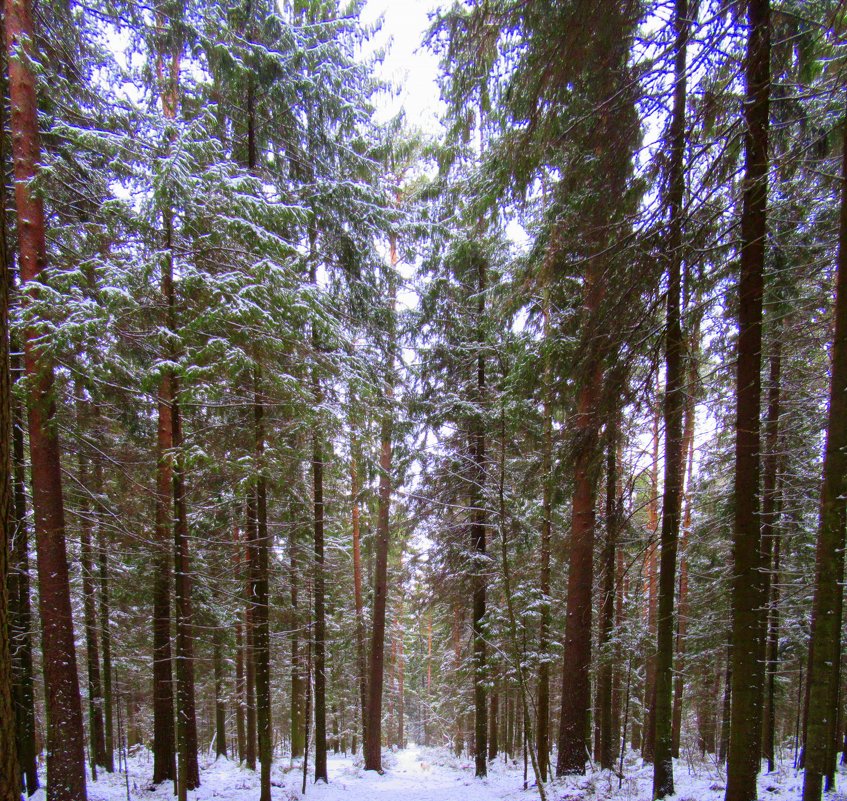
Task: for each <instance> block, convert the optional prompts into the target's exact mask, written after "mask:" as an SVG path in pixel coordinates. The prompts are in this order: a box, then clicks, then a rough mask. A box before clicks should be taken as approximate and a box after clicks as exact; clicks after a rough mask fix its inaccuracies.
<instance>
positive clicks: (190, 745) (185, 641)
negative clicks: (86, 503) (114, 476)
mask: <svg viewBox="0 0 847 801" xmlns="http://www.w3.org/2000/svg"><path fill="white" fill-rule="evenodd" d="M173 424H174V428H173V433H174V450H175V451H176V458H175V460H174V469H173V492H174V511H175V512H176V518H175V524H174V578H175V582H174V612H175V618H176V626H175V629H176V733H177V745H178V754H179V760H178V762H177V785H178V786H177V791H178V795H179V801H185V798H186V796H187V793H188V791H189V790H194V789H196V788H197V787H199V786H200V767H199V765H198V762H197V715H196V711H195V710H196V703H195V700H194V614H193V611H192V603H191V592H192V590H191V584H192V582H191V572H190V571H191V565H190V556H189V550H188V516H187V510H186V502H185V467H184V456H183V454H182V452H181V450H180V449H181V448H182V444H183V439H182V423H181V419H180V411H179V405H178V403H177V399H176V397H174V403H173Z"/></svg>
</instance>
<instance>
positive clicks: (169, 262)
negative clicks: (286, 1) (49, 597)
mask: <svg viewBox="0 0 847 801" xmlns="http://www.w3.org/2000/svg"><path fill="white" fill-rule="evenodd" d="M156 22H157V27H159V28H162V27H163V26H164V20H163V19H162V16H161V14H157V17H156ZM167 56H168V54H167V53H164V52H159V53H157V56H156V69H157V75H158V80H159V84H160V91H161V102H162V113H163V115H164V117H165V118H166V119H169V120H172V119H173V118H174V117H175V116H176V109H177V96H178V95H177V83H178V80H179V63H180V57H179V54H178V53H173V54H171V58H170V61H169V63H168V64H167V66H166V59H167ZM161 214H162V227H163V235H164V246H165V251H166V253H165V258H164V260H163V263H162V275H161V286H160V291H161V294H162V301H163V304H164V307H165V310H164V316H165V325H166V328H167V329H168V331H169V332H170V333H171V334H172V335H173V334H175V332H176V301H175V298H174V285H173V266H174V265H173V212H172V210H171V208H170V206H169V204H168V203H167V201H165V202H164V203H163V207H162V209H161ZM171 351H172V346H171V345H170V344H166V345H165V353H163V354H162V355H163V357H164V358H165V359H167V360H168V361H171V360H172V359H173V357H174V354H173V353H172V352H171ZM176 393H177V386H176V377H175V376H174V374H173V371H172V370H171V369H168V368H165V369H164V370H163V371H162V377H161V379H160V381H159V391H158V398H157V404H158V415H159V417H158V432H157V441H156V447H157V451H156V553H155V557H154V558H155V562H156V569H155V572H154V582H155V584H154V587H153V783H154V784H158V783H159V782H162V781H166V780H173V781H174V782H177V765H176V732H175V729H174V722H175V718H174V682H173V665H172V653H171V585H172V581H171V577H172V566H171V565H172V561H173V547H174V536H175V529H174V526H173V520H174V497H173V490H174V470H173V454H172V451H173V448H174V426H175V420H174V417H175V413H176ZM177 581H179V579H178V578H177Z"/></svg>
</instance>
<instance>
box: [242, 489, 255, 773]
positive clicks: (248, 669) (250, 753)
mask: <svg viewBox="0 0 847 801" xmlns="http://www.w3.org/2000/svg"><path fill="white" fill-rule="evenodd" d="M246 507H247V526H246V531H245V543H244V566H245V570H244V574H243V575H242V581H243V586H244V596H245V598H244V674H245V685H246V686H245V697H246V702H247V710H246V712H247V714H246V726H247V737H246V740H247V743H246V754H245V755H246V761H247V767H248V768H249V769H250V770H256V751H257V739H258V729H257V724H256V641H255V626H254V621H253V612H254V610H253V586H252V576H253V559H254V557H255V553H254V549H253V543H254V542H255V541H256V536H257V535H256V499H255V497H254V496H253V494H252V493H251V494H250V496H249V497H248V498H247V503H246Z"/></svg>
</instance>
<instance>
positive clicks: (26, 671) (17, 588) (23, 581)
mask: <svg viewBox="0 0 847 801" xmlns="http://www.w3.org/2000/svg"><path fill="white" fill-rule="evenodd" d="M4 217H5V215H4ZM13 342H14V340H13ZM13 346H14V345H13ZM17 350H18V348H17V347H15V351H16V352H17ZM12 370H13V373H12V381H13V383H14V382H16V381H17V380H18V377H19V376H20V375H21V374H22V373H23V365H22V364H21V360H20V357H19V356H18V355H17V353H16V354H15V355H13V356H12ZM12 425H13V431H12V455H13V462H14V468H13V469H14V512H15V528H14V533H13V537H14V540H13V543H14V544H13V548H12V551H11V558H12V566H11V573H10V575H9V601H10V605H11V606H12V611H13V616H12V619H11V625H12V629H11V638H12V642H13V649H12V670H13V678H14V699H15V721H16V728H15V743H16V746H17V753H18V765H19V767H20V770H21V774H22V778H23V787H24V789H25V790H26V793H27V795H32V794H33V793H34V792H35V791H36V790H37V789H38V787H39V781H38V766H37V762H36V756H37V749H36V743H35V687H34V680H33V665H32V661H33V657H32V635H31V633H30V632H31V628H32V606H31V603H30V592H29V586H30V579H29V527H28V525H27V518H26V478H25V473H26V462H25V453H24V420H23V410H22V409H21V406H20V403H19V402H17V401H16V400H15V398H14V397H13V398H12Z"/></svg>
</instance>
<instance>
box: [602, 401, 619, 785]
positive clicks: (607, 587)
mask: <svg viewBox="0 0 847 801" xmlns="http://www.w3.org/2000/svg"><path fill="white" fill-rule="evenodd" d="M618 414H619V413H618V411H617V410H615V411H614V412H612V414H611V416H610V419H609V421H608V423H607V424H606V425H607V442H606V538H605V541H604V543H603V555H602V557H601V564H602V571H603V574H602V591H601V602H600V623H599V641H598V650H599V652H600V658H601V659H602V662H601V663H600V668H599V671H598V676H597V708H598V712H597V720H598V724H599V729H600V736H599V755H598V756H599V758H600V759H599V761H600V767H601V768H603V769H604V770H611V769H612V767H613V764H612V761H613V759H614V750H615V741H616V740H617V732H616V731H614V730H613V727H612V674H613V660H612V654H611V653H609V642H610V640H611V638H612V630H613V629H614V625H615V572H616V551H617V537H618V509H617V506H618V486H617V484H618V476H617V451H618Z"/></svg>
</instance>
